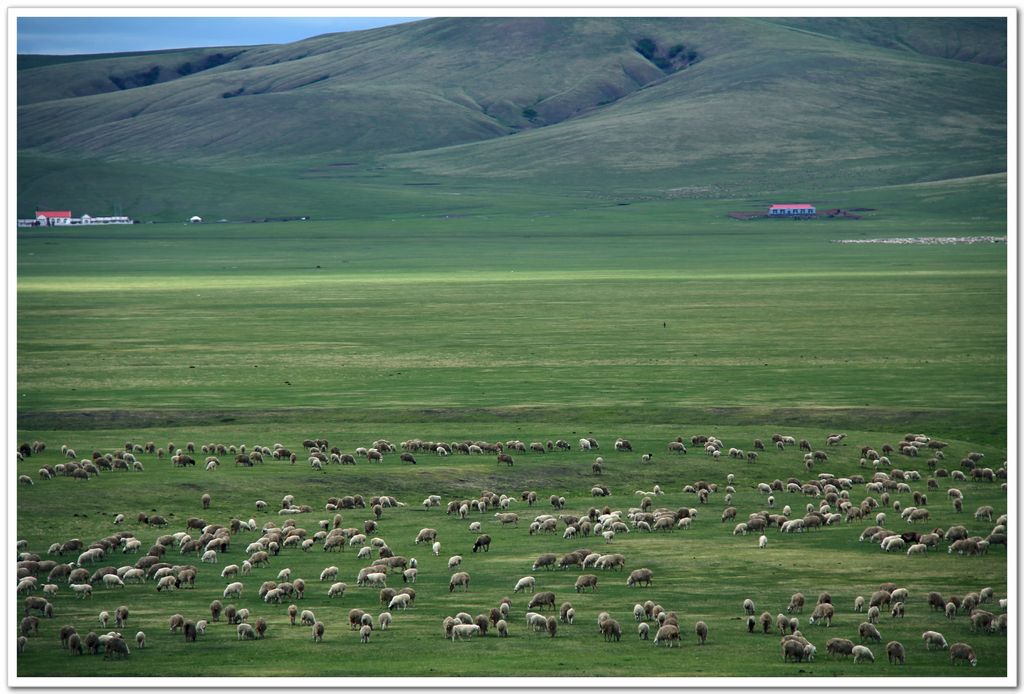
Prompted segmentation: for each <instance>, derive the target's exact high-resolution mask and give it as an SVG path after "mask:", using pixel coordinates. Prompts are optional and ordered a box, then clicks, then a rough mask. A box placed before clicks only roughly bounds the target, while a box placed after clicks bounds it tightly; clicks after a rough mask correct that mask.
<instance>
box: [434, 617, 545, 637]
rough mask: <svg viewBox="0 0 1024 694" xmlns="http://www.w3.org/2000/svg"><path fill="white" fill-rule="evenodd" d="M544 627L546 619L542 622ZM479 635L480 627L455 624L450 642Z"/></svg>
mask: <svg viewBox="0 0 1024 694" xmlns="http://www.w3.org/2000/svg"><path fill="white" fill-rule="evenodd" d="M544 622H545V625H546V624H547V619H545V620H544ZM479 634H480V627H478V626H477V625H476V624H456V625H455V626H453V627H452V641H455V640H457V639H469V638H472V637H474V636H478V635H479Z"/></svg>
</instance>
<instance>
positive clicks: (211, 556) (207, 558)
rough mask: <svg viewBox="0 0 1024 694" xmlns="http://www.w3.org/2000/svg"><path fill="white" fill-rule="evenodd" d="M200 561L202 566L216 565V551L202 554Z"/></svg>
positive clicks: (211, 550)
mask: <svg viewBox="0 0 1024 694" xmlns="http://www.w3.org/2000/svg"><path fill="white" fill-rule="evenodd" d="M200 561H201V562H202V563H204V564H216V563H217V551H216V550H213V549H210V550H207V551H205V552H203V556H202V558H201V559H200Z"/></svg>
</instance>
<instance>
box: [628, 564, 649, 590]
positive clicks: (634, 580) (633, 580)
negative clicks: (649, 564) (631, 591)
mask: <svg viewBox="0 0 1024 694" xmlns="http://www.w3.org/2000/svg"><path fill="white" fill-rule="evenodd" d="M653 576H654V574H653V572H652V571H651V570H650V569H647V568H642V569H635V570H634V571H632V572H630V574H629V578H627V579H626V585H627V586H629V587H632V586H635V585H640V584H641V583H643V584H644V585H646V586H650V585H651V578H652V577H653Z"/></svg>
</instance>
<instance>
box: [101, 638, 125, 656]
mask: <svg viewBox="0 0 1024 694" xmlns="http://www.w3.org/2000/svg"><path fill="white" fill-rule="evenodd" d="M130 652H131V651H129V650H128V644H127V643H125V641H124V639H123V638H121V636H120V635H117V636H114V637H112V638H109V639H108V640H107V643H106V647H105V648H104V651H103V658H104V659H109V658H111V657H113V656H115V655H116V656H117V657H118V658H127V657H128V655H129V654H130Z"/></svg>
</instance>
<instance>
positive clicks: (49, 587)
mask: <svg viewBox="0 0 1024 694" xmlns="http://www.w3.org/2000/svg"><path fill="white" fill-rule="evenodd" d="M58 590H59V587H58V586H57V585H56V584H54V583H46V584H44V585H43V595H45V596H46V597H48V598H52V597H53V596H54V595H56V594H57V591H58Z"/></svg>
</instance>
